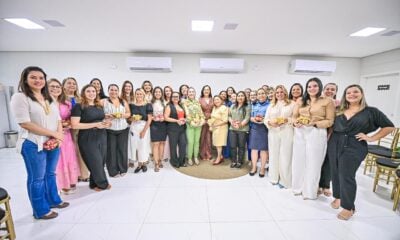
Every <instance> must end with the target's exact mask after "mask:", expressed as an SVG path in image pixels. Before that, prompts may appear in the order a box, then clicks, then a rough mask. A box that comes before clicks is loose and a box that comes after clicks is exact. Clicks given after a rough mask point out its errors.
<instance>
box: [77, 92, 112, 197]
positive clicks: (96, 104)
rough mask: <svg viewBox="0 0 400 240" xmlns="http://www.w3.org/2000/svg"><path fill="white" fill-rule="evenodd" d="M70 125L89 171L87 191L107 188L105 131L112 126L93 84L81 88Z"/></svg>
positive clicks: (108, 187)
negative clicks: (79, 99) (75, 130)
mask: <svg viewBox="0 0 400 240" xmlns="http://www.w3.org/2000/svg"><path fill="white" fill-rule="evenodd" d="M71 125H72V128H73V129H79V134H78V146H79V150H80V152H81V155H82V158H83V160H84V161H85V163H86V166H87V167H88V169H89V171H90V179H89V188H90V189H94V190H95V191H102V190H105V189H110V188H111V185H110V184H109V183H108V180H107V176H106V173H105V171H104V164H105V163H106V156H107V132H106V128H108V127H110V126H111V122H110V121H108V120H106V119H105V114H104V111H103V106H102V104H101V102H100V99H99V97H98V96H97V89H96V88H95V87H94V86H93V85H91V84H88V85H86V86H84V87H83V88H82V90H81V102H80V103H77V104H76V105H75V106H74V107H73V109H72V114H71Z"/></svg>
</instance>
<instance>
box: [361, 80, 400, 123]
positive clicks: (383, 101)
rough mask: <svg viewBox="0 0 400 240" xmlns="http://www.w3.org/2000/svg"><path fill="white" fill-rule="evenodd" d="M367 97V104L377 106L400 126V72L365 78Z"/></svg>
mask: <svg viewBox="0 0 400 240" xmlns="http://www.w3.org/2000/svg"><path fill="white" fill-rule="evenodd" d="M363 87H364V91H365V98H366V100H367V104H368V105H369V106H372V107H376V108H378V109H379V110H381V111H382V112H384V113H385V114H386V116H388V118H389V119H390V120H391V121H393V123H394V125H395V126H396V127H399V126H400V103H399V102H400V74H399V73H394V74H386V75H380V76H373V77H366V78H365V85H364V86H363Z"/></svg>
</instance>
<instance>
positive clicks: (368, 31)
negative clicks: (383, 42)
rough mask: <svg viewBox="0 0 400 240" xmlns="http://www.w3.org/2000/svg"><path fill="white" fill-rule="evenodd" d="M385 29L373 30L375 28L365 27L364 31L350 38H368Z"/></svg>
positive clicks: (353, 34)
mask: <svg viewBox="0 0 400 240" xmlns="http://www.w3.org/2000/svg"><path fill="white" fill-rule="evenodd" d="M385 29H386V28H375V27H366V28H364V29H361V30H360V31H358V32H355V33H352V34H350V36H351V37H369V36H371V35H374V34H376V33H378V32H382V31H384V30H385Z"/></svg>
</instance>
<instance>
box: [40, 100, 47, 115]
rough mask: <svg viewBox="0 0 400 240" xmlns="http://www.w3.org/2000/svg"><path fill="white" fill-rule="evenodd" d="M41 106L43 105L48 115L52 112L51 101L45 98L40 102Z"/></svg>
mask: <svg viewBox="0 0 400 240" xmlns="http://www.w3.org/2000/svg"><path fill="white" fill-rule="evenodd" d="M39 104H40V106H42V108H43V110H44V113H46V115H49V114H50V103H49V101H47V100H45V101H43V102H39Z"/></svg>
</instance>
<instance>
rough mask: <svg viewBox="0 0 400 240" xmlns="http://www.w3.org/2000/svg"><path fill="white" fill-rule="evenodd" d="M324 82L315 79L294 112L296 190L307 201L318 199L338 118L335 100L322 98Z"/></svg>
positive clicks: (293, 172) (293, 162) (294, 188)
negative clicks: (331, 131)
mask: <svg viewBox="0 0 400 240" xmlns="http://www.w3.org/2000/svg"><path fill="white" fill-rule="evenodd" d="M322 89H323V87H322V82H321V80H319V79H318V78H311V79H310V80H308V81H307V83H306V88H305V93H304V95H303V97H302V98H301V100H299V101H297V103H296V106H295V108H294V111H293V119H292V121H293V126H294V127H295V129H294V138H293V160H292V189H293V193H294V194H295V195H303V199H317V192H318V184H319V179H320V174H321V166H322V163H323V162H324V158H325V154H326V146H327V137H328V135H327V128H329V127H330V126H332V124H333V120H334V118H335V105H334V103H333V101H332V99H331V98H326V97H323V96H322Z"/></svg>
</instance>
